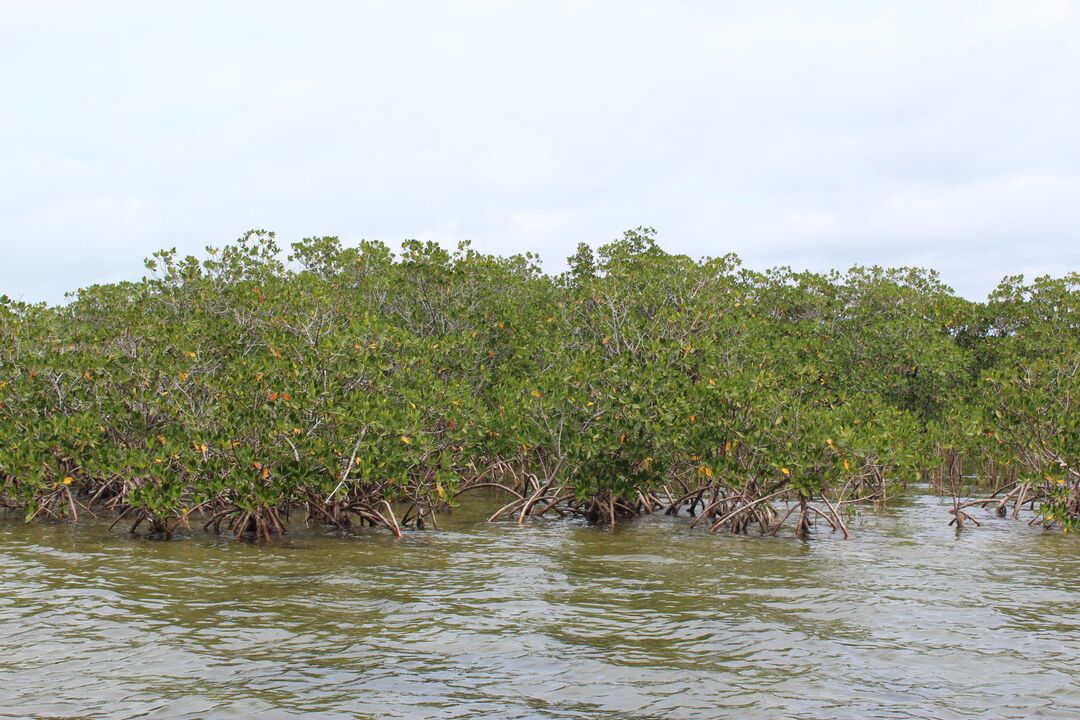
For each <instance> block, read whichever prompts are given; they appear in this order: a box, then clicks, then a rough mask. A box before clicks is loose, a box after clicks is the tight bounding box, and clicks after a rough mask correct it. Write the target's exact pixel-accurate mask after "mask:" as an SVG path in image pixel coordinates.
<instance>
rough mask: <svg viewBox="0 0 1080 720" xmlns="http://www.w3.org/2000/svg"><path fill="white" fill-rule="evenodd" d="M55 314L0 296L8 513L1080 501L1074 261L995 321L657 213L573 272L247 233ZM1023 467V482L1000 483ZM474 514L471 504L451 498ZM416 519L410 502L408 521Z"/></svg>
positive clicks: (264, 517)
mask: <svg viewBox="0 0 1080 720" xmlns="http://www.w3.org/2000/svg"><path fill="white" fill-rule="evenodd" d="M147 268H148V270H149V271H150V274H149V276H148V277H146V278H144V279H143V280H142V281H141V282H137V283H119V284H115V285H101V286H94V287H91V288H88V289H86V290H82V291H80V292H79V293H78V294H77V295H76V296H75V297H74V298H73V300H72V301H71V302H70V303H69V304H67V305H64V306H58V307H48V306H45V305H27V304H22V303H18V302H14V301H12V300H10V299H7V298H4V299H3V300H2V301H0V483H2V485H0V501H2V502H3V504H4V505H6V506H7V507H9V508H12V509H14V510H18V511H19V512H21V513H22V514H24V516H25V518H26V520H27V521H30V520H32V519H34V518H36V517H52V518H71V519H76V518H77V517H78V514H79V511H80V510H82V509H86V508H94V507H107V508H111V509H114V510H115V511H116V512H117V513H118V520H119V519H122V518H127V519H128V520H130V522H131V527H132V530H136V529H138V528H139V527H143V528H145V529H147V531H148V532H150V533H152V534H156V535H163V536H168V535H170V534H171V533H172V532H173V531H174V530H175V529H176V528H177V527H178V526H179V525H187V524H188V522H189V518H190V516H191V514H192V513H197V515H198V516H199V517H200V518H201V521H202V523H203V524H205V525H206V526H208V527H209V526H212V527H214V528H217V529H220V528H221V527H222V526H224V527H226V528H228V529H229V530H231V531H232V532H233V533H236V534H238V535H239V534H244V533H255V534H257V535H258V536H259V537H263V538H269V537H271V536H272V535H275V534H280V533H284V532H285V524H286V517H285V516H286V515H288V513H290V512H291V511H295V510H296V509H302V510H303V511H304V512H305V513H306V515H307V517H308V518H309V519H311V520H313V521H319V522H325V523H327V524H330V525H333V526H337V527H341V528H348V527H350V526H354V525H356V524H357V523H368V524H374V525H380V526H385V527H386V528H388V529H390V530H391V531H392V532H394V533H398V534H399V533H400V532H401V528H402V527H405V526H407V525H418V526H423V525H424V524H425V523H434V522H436V512H437V511H438V509H439V508H440V507H443V506H446V505H447V504H449V503H452V502H455V501H456V500H455V498H456V497H457V496H459V495H460V494H461V493H463V492H465V491H467V490H471V489H474V488H475V489H481V488H490V487H493V486H494V487H496V488H498V491H499V492H502V493H504V495H505V497H506V500H507V505H506V506H505V507H503V508H502V509H501V510H500V511H499V512H498V513H496V516H504V517H514V518H516V519H518V520H522V519H524V518H525V517H527V516H531V515H544V514H546V513H549V512H550V513H558V514H568V513H570V514H580V515H584V516H585V517H587V518H589V519H590V520H592V521H595V522H605V523H612V524H613V523H615V522H616V521H617V520H618V518H620V517H625V516H630V515H634V514H639V513H643V512H654V511H665V512H668V513H670V514H676V513H678V512H680V511H682V510H684V509H685V510H687V511H688V512H689V513H690V514H692V515H694V516H695V517H697V520H701V519H706V520H707V521H708V523H709V526H710V527H711V528H712V529H714V530H715V529H719V528H728V529H730V530H732V531H744V530H746V529H747V528H748V527H749V526H756V527H759V528H760V530H761V532H773V533H775V532H776V531H777V530H779V529H780V528H781V527H783V526H784V524H785V522H787V521H788V519H789V518H792V523H793V527H794V529H795V530H796V531H797V532H799V533H804V532H806V531H807V530H808V529H809V527H810V525H811V523H814V522H815V521H816V520H823V521H824V522H826V523H827V524H828V525H829V526H831V527H833V528H835V529H837V530H839V531H842V532H844V533H845V534H846V533H847V528H846V526H845V523H844V515H845V513H844V511H843V508H845V507H849V506H850V504H851V503H853V502H857V501H860V500H865V499H881V498H884V497H885V496H886V495H887V494H888V493H889V492H890V488H891V487H892V485H894V484H895V483H903V482H907V481H912V480H916V479H919V478H923V479H931V480H933V479H936V480H939V481H940V480H944V479H946V478H947V479H949V480H950V481H951V482H952V483H953V486H954V487H953V493H954V495H956V494H957V493H956V491H955V481H956V476H957V472H956V471H955V469H956V467H957V463H958V461H959V459H960V458H964V459H966V460H967V462H968V463H969V465H970V464H971V463H975V464H976V465H977V466H978V467H980V468H982V470H983V471H984V472H983V473H982V474H983V475H989V476H992V477H993V479H994V481H995V483H996V484H997V485H998V487H997V488H996V489H999V490H1000V491H1001V493H1000V495H999V496H994V497H993V498H984V499H979V500H975V501H967V502H962V501H961V500H960V498H959V497H958V496H957V497H956V498H955V502H954V507H953V512H954V514H955V517H954V522H959V523H963V522H964V520H965V519H969V520H974V518H972V516H971V515H970V514H969V513H968V512H967V511H966V510H965V508H966V507H970V506H971V505H974V504H983V505H988V504H994V505H997V508H998V510H999V512H1001V513H1002V514H1004V513H1005V512H1006V510H1007V509H1008V508H1007V506H1008V503H1009V502H1012V503H1013V505H1012V509H1013V512H1014V514H1015V513H1019V510H1020V508H1021V507H1022V506H1023V505H1025V504H1030V505H1031V507H1032V508H1034V509H1036V510H1037V513H1036V515H1035V517H1036V519H1037V520H1040V521H1041V522H1043V523H1044V524H1045V525H1046V526H1047V527H1051V526H1057V527H1061V528H1064V529H1066V530H1067V529H1069V528H1070V527H1073V526H1075V524H1076V523H1077V520H1078V515H1080V471H1078V469H1080V421H1078V417H1080V413H1078V412H1077V411H1076V408H1075V407H1074V402H1075V400H1076V399H1077V398H1078V397H1080V392H1078V391H1080V386H1078V383H1080V276H1078V275H1077V274H1072V275H1069V276H1067V277H1065V278H1061V279H1052V278H1040V279H1038V280H1036V281H1035V282H1034V283H1032V284H1024V282H1023V280H1022V279H1021V278H1008V279H1007V280H1006V281H1004V282H1003V283H1002V284H1001V286H1000V287H999V288H998V290H997V291H996V292H995V293H994V294H993V295H992V296H991V297H990V299H989V301H988V302H987V303H985V304H979V303H973V302H969V301H967V300H964V299H962V298H959V297H957V296H956V295H954V294H953V293H952V292H951V291H950V290H949V288H947V287H945V286H944V285H943V284H942V283H941V282H940V280H939V279H938V277H937V275H936V274H935V273H933V272H928V271H923V270H917V269H906V268H905V269H898V270H883V269H880V268H861V267H859V268H853V269H851V270H849V271H848V272H846V273H843V274H840V273H836V272H833V273H829V274H815V273H808V272H801V273H800V272H793V271H791V270H789V269H787V268H780V269H775V270H771V271H769V272H766V273H763V274H762V273H757V272H751V271H748V270H744V269H741V268H740V265H739V261H738V259H737V258H735V257H734V256H730V255H729V256H724V257H720V258H705V259H702V260H698V261H695V260H693V259H691V258H689V257H686V256H681V255H671V254H668V253H666V252H664V251H663V250H662V249H661V248H660V247H659V246H658V245H657V244H656V243H655V241H654V233H653V231H651V230H649V229H647V228H639V229H638V230H635V231H631V232H627V233H626V234H625V235H624V237H623V238H621V239H619V240H618V241H616V242H613V243H610V244H607V245H604V246H603V247H601V248H599V249H598V250H597V251H595V252H594V251H593V250H592V249H590V248H589V247H588V246H585V245H582V246H579V249H578V252H577V253H576V254H575V255H574V256H573V257H571V258H570V259H569V269H568V270H567V271H566V272H565V273H563V274H561V275H558V276H550V275H545V274H544V273H542V272H541V270H540V268H539V265H538V264H537V259H536V258H535V257H533V256H531V255H524V256H512V257H495V256H490V255H484V254H480V253H477V252H475V251H473V250H472V249H470V247H469V246H468V245H467V244H463V245H461V246H459V248H458V250H457V251H456V252H453V253H451V252H447V251H446V250H444V249H443V248H441V247H440V246H438V245H435V244H432V243H427V244H422V243H419V242H415V241H409V242H406V243H405V244H404V245H403V246H402V249H401V252H400V253H398V254H396V255H395V254H394V253H392V252H391V250H390V249H389V248H388V247H387V246H385V245H383V244H381V243H377V242H364V243H361V245H360V246H359V247H344V246H343V245H342V244H341V243H340V242H339V241H338V240H337V239H336V238H312V239H307V240H304V241H302V242H300V243H296V244H294V245H293V246H292V249H291V252H290V253H289V254H288V255H287V257H283V254H282V253H281V251H280V249H279V247H278V246H277V244H276V243H275V239H274V236H273V234H271V233H266V232H262V231H253V232H250V233H248V234H247V235H245V236H244V237H242V238H241V239H240V240H239V241H237V242H236V243H234V244H231V245H228V246H226V247H223V248H207V257H206V259H204V260H201V261H200V260H198V259H196V258H193V257H188V258H179V257H177V255H176V253H175V251H163V252H159V253H156V254H155V255H154V256H153V257H152V258H151V259H150V260H148V261H147ZM1002 478H1003V479H1002ZM461 501H462V502H464V499H462V500H461ZM395 510H396V512H395Z"/></svg>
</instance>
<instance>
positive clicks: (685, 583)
mask: <svg viewBox="0 0 1080 720" xmlns="http://www.w3.org/2000/svg"><path fill="white" fill-rule="evenodd" d="M466 502H468V507H466V508H463V509H462V510H459V511H456V512H455V514H454V515H453V516H452V517H449V518H443V519H442V525H443V528H444V529H443V530H441V531H439V532H434V531H432V532H422V533H409V534H407V535H406V537H405V538H404V539H403V540H401V541H395V540H393V539H392V538H390V537H389V536H388V535H387V534H385V533H375V532H372V533H371V534H368V535H364V536H361V537H355V538H344V539H343V538H340V537H327V536H323V535H320V534H319V533H318V532H316V531H313V530H309V531H300V532H296V533H293V534H292V535H291V538H290V540H289V541H288V542H286V543H283V544H280V545H273V546H256V545H252V544H247V543H243V542H235V541H229V540H225V539H221V538H214V537H213V536H212V535H205V534H202V533H200V532H196V533H193V535H192V537H191V538H189V539H185V540H180V541H173V542H153V541H147V540H140V539H135V538H129V537H127V536H126V535H125V534H123V533H120V532H114V533H113V534H112V535H110V534H109V533H108V532H107V523H103V522H89V523H84V524H80V525H78V526H75V527H71V526H66V525H47V524H35V525H31V526H28V527H27V526H23V525H22V524H21V523H19V522H18V521H17V520H16V519H15V518H11V519H7V520H3V521H0V563H2V575H0V717H13V718H14V717H18V718H23V717H42V718H45V717H48V718H59V717H65V718H67V717H94V718H157V717H161V718H204V717H213V718H216V717H237V718H246V717H258V718H260V719H261V720H270V719H272V718H297V717H302V718H369V717H370V718H500V719H503V718H625V719H627V720H628V719H630V718H710V719H711V718H720V717H732V718H779V717H795V718H886V717H887V718H907V717H920V718H959V717H964V718H968V717H979V718H1037V717H1046V718H1076V717H1080V588H1078V582H1080V581H1078V578H1080V543H1078V542H1077V540H1076V539H1075V538H1073V537H1071V536H1070V537H1063V536H1062V535H1061V534H1060V533H1047V532H1043V531H1042V530H1040V529H1037V528H1031V527H1028V526H1027V524H1026V523H1024V522H1015V521H1008V520H1000V519H997V518H993V517H991V516H990V515H989V514H987V515H985V517H986V518H987V521H986V522H984V525H983V527H982V528H970V529H965V530H964V531H963V532H961V533H957V532H956V531H955V530H954V529H953V528H949V527H948V526H947V525H946V523H947V522H948V517H949V516H948V515H946V513H945V509H944V507H943V506H941V505H939V503H938V501H937V500H936V499H934V498H932V497H929V496H918V495H917V496H912V497H909V498H907V499H903V500H901V501H899V502H897V503H896V504H895V505H893V506H892V507H891V508H890V509H888V510H885V511H883V512H878V513H874V512H864V513H863V514H862V515H861V517H860V519H858V520H855V521H853V523H852V530H853V531H854V534H853V538H852V539H851V540H847V541H844V540H841V539H840V538H839V537H837V536H834V535H831V534H830V533H829V532H828V530H827V528H825V529H819V531H818V532H817V533H816V535H815V536H814V537H812V539H811V540H810V541H809V542H802V541H799V540H796V539H793V538H791V537H780V538H759V537H753V536H751V537H732V536H730V535H722V534H717V535H709V534H707V533H706V532H704V531H702V529H701V528H697V529H695V530H689V529H688V527H687V525H688V523H687V521H686V520H672V519H671V518H648V519H644V520H640V521H637V522H631V523H627V524H626V525H625V526H624V527H622V528H620V529H618V530H616V531H610V530H606V529H599V528H593V527H587V526H585V525H582V524H580V523H578V522H573V521H553V522H547V521H540V522H533V523H530V524H526V525H524V526H521V527H519V526H516V525H510V524H487V523H484V522H483V521H482V520H480V519H479V518H480V517H481V514H482V512H481V511H483V510H486V509H487V508H486V507H485V506H483V505H482V503H481V504H480V505H477V503H476V500H475V499H468V500H467V501H466ZM979 517H980V519H982V517H984V516H983V515H981V514H980V515H979Z"/></svg>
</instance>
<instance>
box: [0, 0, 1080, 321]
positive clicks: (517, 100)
mask: <svg viewBox="0 0 1080 720" xmlns="http://www.w3.org/2000/svg"><path fill="white" fill-rule="evenodd" d="M637 225H651V226H654V227H655V228H657V230H658V231H659V237H660V241H661V244H662V245H663V247H665V248H666V249H667V250H669V251H672V252H683V253H687V254H690V255H693V256H700V255H719V254H723V253H726V252H732V251H733V252H736V253H738V254H739V255H740V256H741V257H742V258H743V260H744V263H745V264H746V265H747V266H749V267H753V268H758V269H764V268H765V267H769V266H773V265H791V266H793V267H796V268H810V269H814V270H824V269H827V268H832V267H837V268H846V267H848V266H849V265H852V264H855V263H861V264H882V265H922V266H930V267H934V268H937V269H938V270H940V271H941V273H942V276H943V278H944V280H945V281H946V282H947V283H948V284H950V285H952V286H953V287H954V288H955V289H956V290H957V291H959V292H960V293H962V294H964V295H967V296H969V297H974V298H981V297H983V296H985V294H986V293H987V292H988V291H989V290H990V289H992V288H993V287H994V286H995V285H996V284H997V282H998V281H999V280H1000V278H1001V277H1002V276H1003V275H1005V274H1012V273H1024V274H1026V275H1029V276H1032V275H1036V274H1042V273H1052V274H1061V273H1064V272H1066V271H1070V270H1080V0H1076V1H1074V2H1061V1H1050V0H1047V1H1042V0H1010V1H1008V2H997V1H995V0H979V1H977V2H940V1H938V2H920V1H918V0H905V1H903V2H856V1H852V2H765V1H754V2H722V1H719V0H716V1H713V2H700V3H695V2H660V1H657V2H641V1H639V0H616V1H611V2H589V1H587V0H575V1H572V2H571V1H567V2H541V1H538V0H531V1H530V2H504V1H496V0H483V1H479V0H475V1H466V0H455V1H453V2H449V1H447V2H407V1H404V0H393V1H391V2H359V1H353V2H314V1H311V2H305V3H295V2H294V3H276V2H220V1H215V2H192V1H191V0H185V2H172V3H161V2H146V1H145V0H138V1H133V2H128V1H125V0H115V1H105V0H98V1H92V0H84V1H81V2H75V1H68V0H0V293H7V294H9V295H11V296H13V297H18V298H22V299H24V300H30V301H37V300H47V301H50V302H57V301H61V300H62V299H63V293H64V291H66V290H73V289H75V288H78V287H81V286H85V285H88V284H92V283H100V282H112V281H116V280H121V279H138V278H139V277H141V276H142V274H143V272H144V269H143V267H142V259H143V258H144V257H146V256H148V255H149V254H150V253H151V252H153V251H154V250H156V249H159V248H162V247H172V246H176V247H177V248H178V249H179V250H180V251H181V252H182V253H185V254H186V253H189V252H190V253H201V250H202V248H203V246H205V245H208V244H210V245H221V244H223V243H225V242H228V241H230V240H232V239H234V238H236V237H237V236H239V235H240V234H241V233H242V232H244V231H245V230H247V229H249V228H266V229H272V230H276V231H277V232H278V235H279V238H280V239H281V240H282V244H287V243H288V242H291V241H293V240H297V239H300V238H303V237H306V236H310V235H338V236H340V237H341V238H342V239H343V241H345V242H346V243H356V242H359V240H361V239H363V238H368V239H380V240H383V241H385V242H387V243H389V244H391V245H392V246H394V247H396V246H397V245H398V243H400V241H401V240H403V239H405V238H419V239H423V240H427V239H430V240H437V241H440V242H443V243H446V244H447V245H453V244H455V243H456V242H457V241H458V240H461V239H466V238H468V239H471V240H473V243H474V246H475V247H477V248H478V249H480V250H483V251H489V252H498V253H512V252H523V251H526V250H532V251H535V252H539V253H540V254H541V255H542V256H543V258H544V260H545V267H546V268H548V269H549V270H551V271H559V270H561V269H562V268H563V267H564V259H565V257H566V256H567V255H569V254H570V253H571V252H572V251H573V249H574V247H575V246H576V245H577V243H578V242H582V241H584V242H588V243H590V244H592V245H594V246H596V245H599V244H602V243H604V242H606V241H609V240H611V239H613V238H615V237H616V236H618V235H621V233H622V231H623V230H625V229H627V228H631V227H635V226H637Z"/></svg>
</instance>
